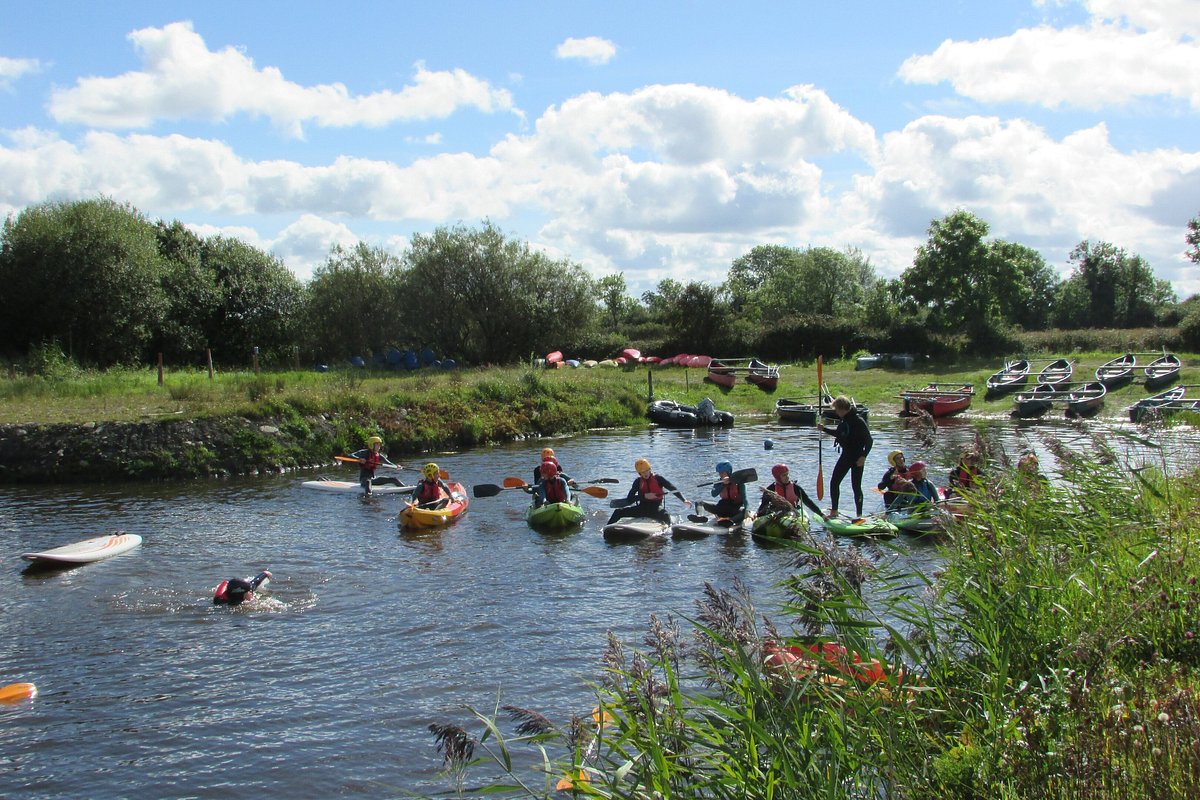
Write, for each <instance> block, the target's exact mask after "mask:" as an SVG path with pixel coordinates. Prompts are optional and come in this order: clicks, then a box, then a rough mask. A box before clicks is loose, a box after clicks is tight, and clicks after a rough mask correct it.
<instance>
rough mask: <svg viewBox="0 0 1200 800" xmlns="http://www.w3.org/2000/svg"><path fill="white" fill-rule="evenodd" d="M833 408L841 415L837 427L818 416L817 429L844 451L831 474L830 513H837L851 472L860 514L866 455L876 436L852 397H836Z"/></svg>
mask: <svg viewBox="0 0 1200 800" xmlns="http://www.w3.org/2000/svg"><path fill="white" fill-rule="evenodd" d="M833 411H834V413H835V414H837V416H838V424H837V427H836V428H833V429H830V428H827V427H825V426H824V425H822V424H821V420H820V419H818V420H817V430H819V431H820V432H822V433H826V434H829V435H830V436H832V437H833V441H834V443H835V444H836V445H837V446H838V448H840V449H841V451H842V452H841V455H839V456H838V460H837V463H836V464H834V465H833V474H832V475H830V476H829V504H830V509H829V515H830V516H837V513H838V500H839V498H840V496H841V490H842V480H843V479H845V477H846V474H847V473H849V475H850V488H851V489H852V490H853V492H854V509H855V512H856V513H857V515H858V516H860V517H861V516H862V509H863V489H862V477H863V466H864V465H865V464H866V463H867V456H868V455H869V454H870V453H871V445H872V444H874V440H873V439H872V438H871V430H870V428H868V427H867V421H866V420H865V419H863V418H862V417H860V416H859V415H858V410H857V409H855V407H854V404H853V403H852V402H850V398H849V397H846V396H845V395H840V396H838V397H835V398H834V400H833Z"/></svg>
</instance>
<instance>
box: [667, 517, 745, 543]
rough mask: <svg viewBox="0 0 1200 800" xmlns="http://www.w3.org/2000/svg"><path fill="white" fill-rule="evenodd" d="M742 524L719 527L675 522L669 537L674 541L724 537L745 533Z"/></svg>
mask: <svg viewBox="0 0 1200 800" xmlns="http://www.w3.org/2000/svg"><path fill="white" fill-rule="evenodd" d="M745 530H746V529H745V527H743V524H742V523H738V524H736V525H735V524H733V523H730V524H728V525H721V524H718V523H717V522H716V521H715V518H714V520H713V521H712V522H692V521H691V520H689V521H687V522H676V523H675V524H674V525H672V526H671V537H672V538H674V539H703V538H705V537H707V536H726V535H729V534H740V533H744V532H745Z"/></svg>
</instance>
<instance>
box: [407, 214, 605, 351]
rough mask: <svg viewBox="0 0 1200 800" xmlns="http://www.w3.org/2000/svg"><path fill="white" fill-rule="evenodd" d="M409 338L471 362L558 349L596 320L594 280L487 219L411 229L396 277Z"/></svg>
mask: <svg viewBox="0 0 1200 800" xmlns="http://www.w3.org/2000/svg"><path fill="white" fill-rule="evenodd" d="M402 288H403V296H404V300H405V321H406V323H407V325H408V326H409V331H410V336H411V337H412V341H421V342H424V343H426V344H428V345H430V346H432V347H433V348H434V349H435V350H438V351H440V352H441V353H443V354H448V355H454V356H457V357H459V358H461V359H463V360H465V361H467V362H472V363H506V362H513V361H517V360H520V359H523V358H526V357H528V355H529V353H531V352H536V353H545V352H548V351H549V350H556V349H562V348H563V347H564V346H566V344H567V343H573V342H575V341H577V340H578V339H579V338H580V337H581V335H582V334H583V333H584V332H586V331H589V330H591V329H592V328H593V327H594V325H595V319H596V314H597V311H598V309H597V306H596V301H595V286H594V284H593V282H592V280H591V279H590V278H589V277H588V276H587V274H586V273H585V272H584V271H583V269H582V268H581V267H579V266H578V265H576V264H572V263H570V262H568V261H554V260H552V259H551V258H549V257H548V256H547V255H545V254H544V253H539V252H535V251H534V250H532V249H531V248H530V247H529V245H528V244H527V243H525V242H519V241H516V240H513V239H509V238H507V237H505V235H504V234H503V233H502V232H501V231H500V230H499V229H497V228H496V227H495V226H494V225H492V224H491V223H490V222H485V223H484V226H483V227H482V228H480V229H475V230H472V229H468V228H465V227H462V226H458V227H454V228H438V229H437V230H435V231H434V232H433V233H432V234H430V235H416V236H414V237H413V240H412V245H411V247H410V249H409V252H408V253H407V255H406V258H405V268H404V272H403V278H402Z"/></svg>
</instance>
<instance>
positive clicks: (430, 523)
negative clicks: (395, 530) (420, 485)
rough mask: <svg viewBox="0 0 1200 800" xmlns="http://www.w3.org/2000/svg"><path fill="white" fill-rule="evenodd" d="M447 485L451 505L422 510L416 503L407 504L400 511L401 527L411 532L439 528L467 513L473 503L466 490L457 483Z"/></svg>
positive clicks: (452, 482)
mask: <svg viewBox="0 0 1200 800" xmlns="http://www.w3.org/2000/svg"><path fill="white" fill-rule="evenodd" d="M447 485H448V486H449V487H450V502H449V503H447V504H446V505H444V506H442V507H441V508H421V507H420V506H418V505H416V504H415V503H405V505H404V508H402V509H401V510H400V526H401V527H404V528H409V529H411V530H417V529H421V528H439V527H442V526H445V525H449V524H450V523H451V522H454V521H455V520H456V519H458V518H459V517H461V516H462V515H463V514H464V513H466V510H467V506H468V505H469V504H470V502H471V501H470V500H468V499H467V490H466V488H465V487H464V486H463V485H462V484H461V483H458V482H456V481H450V482H449V483H447Z"/></svg>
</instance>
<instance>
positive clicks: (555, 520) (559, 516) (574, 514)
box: [525, 503, 584, 531]
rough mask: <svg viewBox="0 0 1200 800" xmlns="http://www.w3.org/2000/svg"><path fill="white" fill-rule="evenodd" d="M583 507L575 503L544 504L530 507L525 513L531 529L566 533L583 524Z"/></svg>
mask: <svg viewBox="0 0 1200 800" xmlns="http://www.w3.org/2000/svg"><path fill="white" fill-rule="evenodd" d="M583 518H584V510H583V506H579V505H575V504H574V503H543V504H542V505H540V506H535V505H530V506H529V510H528V511H526V512H525V521H526V522H528V523H529V527H531V528H536V529H537V530H543V531H564V530H567V529H568V528H573V527H575V526H576V525H579V524H580V523H581V522H583Z"/></svg>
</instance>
